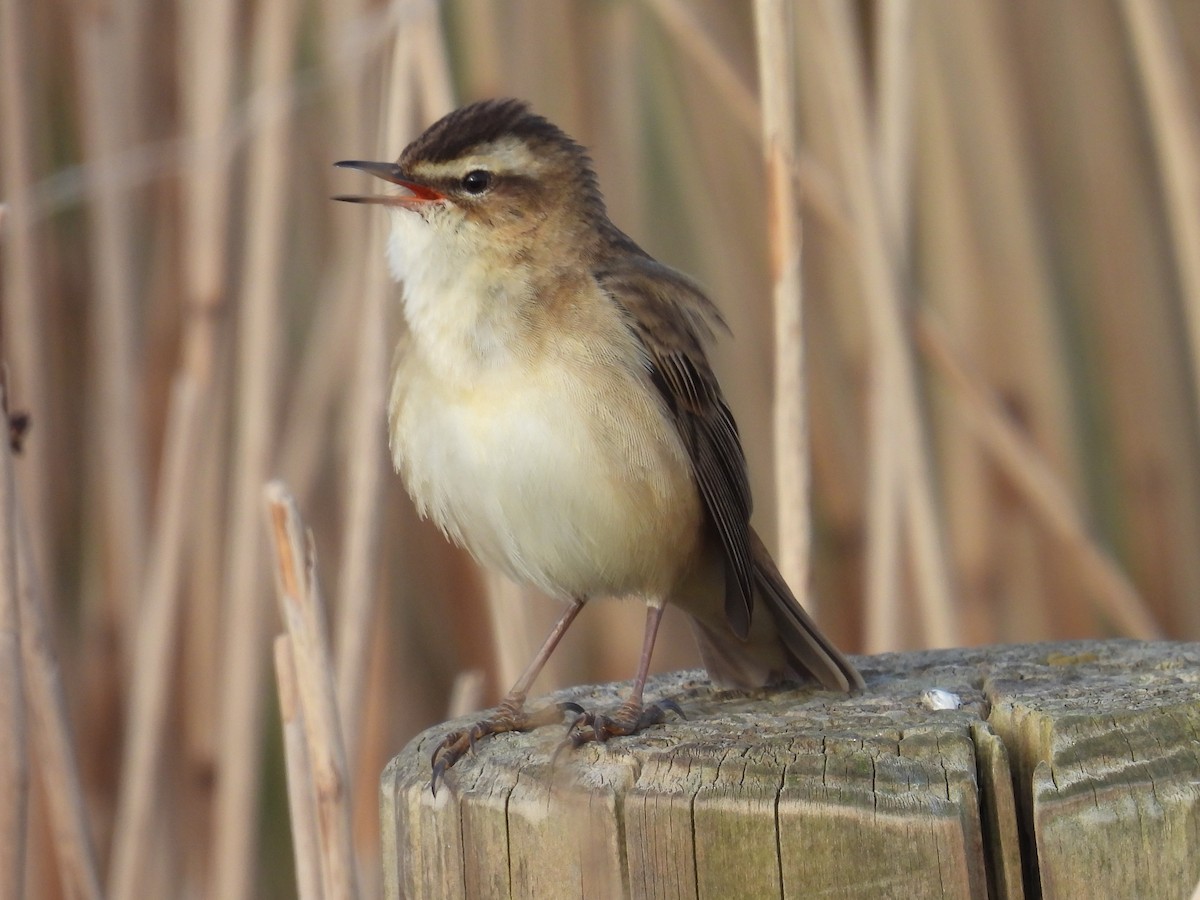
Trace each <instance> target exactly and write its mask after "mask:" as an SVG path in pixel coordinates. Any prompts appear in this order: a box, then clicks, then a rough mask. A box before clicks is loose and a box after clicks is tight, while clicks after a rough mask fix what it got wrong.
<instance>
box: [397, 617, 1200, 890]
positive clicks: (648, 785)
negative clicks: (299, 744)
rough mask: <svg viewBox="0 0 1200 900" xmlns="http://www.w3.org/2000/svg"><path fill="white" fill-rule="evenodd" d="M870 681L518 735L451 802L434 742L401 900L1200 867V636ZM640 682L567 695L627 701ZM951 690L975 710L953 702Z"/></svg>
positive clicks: (1021, 877) (429, 737)
mask: <svg viewBox="0 0 1200 900" xmlns="http://www.w3.org/2000/svg"><path fill="white" fill-rule="evenodd" d="M858 662H859V664H860V665H861V668H862V671H863V674H864V676H865V678H866V681H867V690H866V692H865V693H863V694H861V695H859V696H856V697H841V696H838V695H835V694H831V693H828V692H824V691H819V690H815V689H812V688H803V689H787V690H781V691H776V692H770V693H763V694H762V695H758V696H753V697H747V696H745V695H737V694H721V693H717V692H714V691H713V690H712V689H711V688H710V687H709V686H708V685H707V683H706V682H704V681H703V679H702V677H701V676H700V675H699V673H677V674H674V675H668V676H664V677H661V678H659V679H656V680H655V681H654V682H653V683H652V684H651V685H650V689H649V692H648V696H649V697H650V698H654V697H658V696H672V697H675V698H676V699H678V700H679V702H680V703H681V705H682V706H683V708H684V710H685V712H686V713H687V716H688V719H687V720H686V721H672V722H670V723H668V724H666V725H663V726H658V727H654V728H651V729H649V730H647V731H646V732H644V733H642V734H640V735H636V736H634V737H630V738H617V739H613V740H612V741H610V742H609V743H608V744H607V745H605V746H594V745H593V746H585V747H583V748H581V749H578V750H566V751H564V752H563V753H561V754H560V755H559V756H558V759H557V761H556V762H554V764H553V765H552V764H551V762H552V757H553V754H554V751H555V749H556V747H557V746H558V744H559V742H560V741H561V740H562V737H563V734H564V731H565V729H564V728H562V727H557V726H551V727H545V728H541V729H539V730H537V731H535V732H531V733H528V734H511V735H501V736H499V737H497V738H494V739H490V740H488V741H487V742H485V743H483V744H481V745H480V747H479V750H478V752H477V753H476V754H475V755H473V756H468V757H466V758H464V759H463V760H461V761H460V762H459V764H458V765H457V766H456V767H455V768H454V769H452V770H451V771H450V773H449V774H448V776H447V778H446V781H445V784H444V785H443V787H442V788H441V789H439V791H438V795H437V797H436V798H434V797H433V796H432V795H431V794H430V791H429V774H430V769H429V753H430V751H431V749H432V747H433V746H434V745H435V743H436V742H437V741H438V740H440V739H441V737H442V736H443V735H444V734H445V733H446V731H447V729H448V728H450V727H454V725H455V724H457V725H463V724H467V723H468V722H470V721H473V720H474V718H476V717H469V718H468V719H464V720H460V721H459V722H457V723H449V724H447V725H443V726H438V727H437V728H433V729H430V730H429V731H427V732H425V733H423V734H422V735H420V736H419V737H417V738H416V739H415V740H414V741H413V742H412V743H411V744H410V745H409V746H408V747H407V748H406V749H405V750H404V752H403V753H401V754H400V756H398V757H397V758H396V759H395V760H393V762H392V763H391V765H389V766H388V768H387V770H386V771H385V772H384V775H383V783H382V804H383V806H382V815H383V827H384V850H385V878H386V881H387V888H388V891H387V895H388V896H389V897H412V898H419V897H436V898H447V897H537V898H542V897H601V898H609V897H623V896H631V897H715V898H728V897H779V896H782V897H794V898H802V897H803V898H807V897H870V898H875V897H903V898H920V897H989V896H990V897H997V898H999V897H1022V896H1028V897H1036V896H1039V894H1040V895H1041V896H1045V897H1051V898H1060V897H1061V898H1072V900H1074V898H1080V897H1087V898H1106V897H1112V898H1135V897H1136V898H1159V897H1161V898H1170V900H1178V898H1181V897H1187V896H1189V895H1190V892H1191V890H1192V888H1193V887H1194V886H1195V884H1196V882H1197V881H1198V880H1200V644H1179V643H1150V644H1147V643H1141V642H1136V641H1107V642H1073V643H1064V644H1039V645H1023V646H1002V647H987V648H980V649H973V650H950V651H932V652H924V653H907V654H886V655H882V656H876V657H869V658H862V659H860V660H858ZM623 687H624V686H623V685H605V686H600V687H587V688H576V689H571V690H567V691H563V692H560V693H558V694H556V695H554V699H555V700H564V699H572V700H575V701H576V702H579V703H581V704H583V705H584V706H588V707H596V706H607V705H610V704H615V703H616V702H617V700H618V698H619V697H620V691H621V689H622V688H623ZM932 688H940V689H943V690H946V691H950V692H953V693H955V694H957V695H958V696H959V697H960V698H961V701H962V706H961V707H960V708H958V709H956V710H935V709H932V708H930V707H929V706H928V705H927V704H926V703H925V702H924V701H923V699H922V695H923V693H924V692H925V691H927V690H929V689H932Z"/></svg>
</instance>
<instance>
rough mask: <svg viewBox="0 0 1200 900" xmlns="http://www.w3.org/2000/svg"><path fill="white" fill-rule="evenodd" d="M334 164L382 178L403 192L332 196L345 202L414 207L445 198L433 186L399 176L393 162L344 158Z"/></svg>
mask: <svg viewBox="0 0 1200 900" xmlns="http://www.w3.org/2000/svg"><path fill="white" fill-rule="evenodd" d="M334 165H335V166H338V167H340V168H343V169H358V170H359V171H360V172H366V173H367V174H368V175H374V176H375V177H376V178H382V179H383V180H384V181H386V182H388V183H389V184H394V185H396V186H397V187H400V188H403V190H404V193H400V194H375V195H371V196H367V197H348V196H341V197H334V198H333V199H334V200H344V201H345V202H347V203H380V204H383V205H384V206H403V207H405V208H407V209H415V208H416V207H419V206H421V205H423V204H425V203H433V202H435V201H437V200H445V199H446V195H445V194H443V193H441V192H440V191H435V190H434V189H433V188H431V187H427V186H426V185H423V184H420V183H419V182H416V181H409V180H408V179H406V178H401V177H400V167H399V166H398V165H396V164H395V163H384V162H362V161H360V160H354V159H345V160H342V161H341V162H336V163H334Z"/></svg>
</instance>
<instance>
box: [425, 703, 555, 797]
mask: <svg viewBox="0 0 1200 900" xmlns="http://www.w3.org/2000/svg"><path fill="white" fill-rule="evenodd" d="M562 715H563V707H561V706H557V705H553V704H552V705H550V706H546V707H543V708H542V709H538V710H534V711H533V712H528V711H527V710H526V709H525V695H524V694H509V695H508V696H507V697H505V698H504V699H503V700H502V701H501V702H500V705H499V706H498V707H496V712H495V713H494V714H492V715H490V716H488V717H487V718H486V719H480V720H479V721H478V722H476V723H475V724H474V725H472V726H471V727H470V728H460V729H458V730H457V731H452V732H450V733H449V734H448V735H446V736H445V737H444V738H442V740H441V742H440V743H439V744H438V745H437V746H436V747H434V749H433V754H432V756H431V757H430V760H429V761H430V764H431V765H432V767H433V778H432V779H431V780H430V782H429V789H430V790H431V791H432V792H433V795H434V796H435V797H436V796H437V788H438V782H439V781H441V780H442V777H443V776H444V775H445V774H446V771H447V770H448V769H449V768H450V767H451V766H453V765H454V764H455V763H456V762H458V761H459V760H460V759H461V758H462V757H463V756H464V755H466V753H467V751H468V750H470V751H472V752H474V750H475V745H476V744H477V743H479V741H481V740H483V739H484V738H486V737H490V736H491V735H493V734H503V733H504V732H506V731H529V730H530V729H533V728H538V727H540V726H542V725H551V724H553V723H555V722H561V721H562Z"/></svg>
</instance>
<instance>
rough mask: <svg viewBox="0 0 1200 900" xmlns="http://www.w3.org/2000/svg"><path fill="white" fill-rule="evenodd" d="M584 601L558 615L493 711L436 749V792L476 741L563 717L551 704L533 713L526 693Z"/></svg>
mask: <svg viewBox="0 0 1200 900" xmlns="http://www.w3.org/2000/svg"><path fill="white" fill-rule="evenodd" d="M583 603H584V601H583V600H582V599H578V600H573V601H572V602H571V605H570V606H569V607H567V610H566V611H565V612H564V613H563V614H562V615H561V616H559V618H558V621H557V622H555V623H554V627H553V628H552V629H550V633H549V634H548V635H547V636H546V640H544V641H543V642H542V646H541V647H540V648H539V649H538V652H537V653H536V654H534V657H533V659H532V660H530V661H529V665H528V666H526V667H525V671H524V672H522V673H521V677H520V678H518V679H517V683H516V684H514V685H513V686H512V689H511V690H510V691H509V692H508V693H507V694H506V695H505V697H504V699H503V700H501V701H500V705H499V706H498V707H497V708H496V712H495V713H494V714H492V715H491V716H488V717H487V718H485V719H480V720H479V721H478V722H476V723H475V724H474V725H472V726H471V727H470V728H463V729H459V730H458V731H452V732H450V733H449V734H448V735H446V736H445V737H444V738H443V739H442V741H441V742H440V743H439V744H438V745H437V747H435V748H434V750H433V756H432V757H431V759H430V762H431V763H432V765H433V779H432V780H431V781H430V784H429V787H430V789H431V790H432V791H433V793H434V794H435V795H436V794H437V786H438V781H439V780H440V779H441V777H442V775H443V774H444V773H445V772H446V770H447V769H449V768H450V767H451V766H453V765H454V764H455V763H456V762H458V760H459V759H460V758H461V757H462V755H463V754H464V753H466V752H467V750H469V749H474V747H475V743H476V742H477V741H479V740H482V739H483V738H485V737H487V736H488V735H492V734H500V733H502V732H505V731H527V730H528V729H530V728H537V727H538V726H539V725H549V724H551V723H552V722H555V721H558V720H559V719H561V717H562V710H561V709H559V707H557V706H548V707H545V708H544V709H541V710H537V711H536V712H534V713H528V712H526V711H525V696H526V694H528V693H529V689H530V688H531V687H532V686H533V683H534V681H536V680H537V677H538V675H539V674H541V671H542V669H543V668H544V667H545V665H546V661H547V660H548V659H550V655H551V654H552V653H553V652H554V648H555V647H557V646H558V642H559V641H561V640H562V637H563V635H564V634H566V633H567V629H568V628H570V627H571V623H572V622H573V621H575V617H576V616H577V615H579V611H580V610H581V609H583Z"/></svg>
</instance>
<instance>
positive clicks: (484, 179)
mask: <svg viewBox="0 0 1200 900" xmlns="http://www.w3.org/2000/svg"><path fill="white" fill-rule="evenodd" d="M491 186H492V173H491V172H487V171H484V170H483V169H472V170H471V171H470V172H468V173H467V174H466V175H464V176H463V180H462V188H463V190H464V191H466V192H467V193H468V194H475V195H476V196H478V195H479V194H482V193H483V192H484V191H486V190H487V189H488V188H490V187H491Z"/></svg>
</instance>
